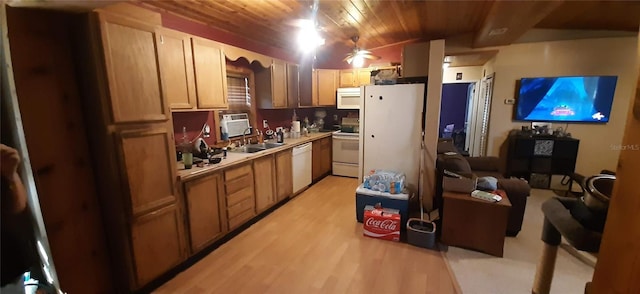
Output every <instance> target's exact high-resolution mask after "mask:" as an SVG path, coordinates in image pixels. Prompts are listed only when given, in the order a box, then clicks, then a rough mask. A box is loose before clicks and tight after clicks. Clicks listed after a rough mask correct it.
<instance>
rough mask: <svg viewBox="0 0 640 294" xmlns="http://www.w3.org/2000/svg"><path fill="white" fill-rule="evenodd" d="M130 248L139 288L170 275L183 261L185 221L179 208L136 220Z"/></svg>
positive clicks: (168, 209) (157, 212)
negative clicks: (157, 278)
mask: <svg viewBox="0 0 640 294" xmlns="http://www.w3.org/2000/svg"><path fill="white" fill-rule="evenodd" d="M131 246H132V251H133V262H134V263H135V269H136V288H138V287H140V286H143V285H145V284H147V283H148V282H150V281H151V280H153V279H154V278H156V277H158V276H159V275H161V274H163V273H165V272H167V271H168V270H170V269H171V268H172V267H174V266H176V265H178V264H179V263H180V262H182V261H183V260H184V254H183V252H184V251H183V248H184V247H183V246H184V242H183V232H182V217H181V215H180V210H179V209H178V206H177V205H176V204H171V205H169V206H167V207H164V208H162V209H158V210H156V211H153V212H150V213H148V214H146V215H143V216H141V217H139V218H137V219H135V220H134V221H133V223H132V225H131Z"/></svg>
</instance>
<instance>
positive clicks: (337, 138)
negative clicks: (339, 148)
mask: <svg viewBox="0 0 640 294" xmlns="http://www.w3.org/2000/svg"><path fill="white" fill-rule="evenodd" d="M333 139H334V140H345V141H359V140H360V138H359V136H358V137H356V136H336V135H334V136H333Z"/></svg>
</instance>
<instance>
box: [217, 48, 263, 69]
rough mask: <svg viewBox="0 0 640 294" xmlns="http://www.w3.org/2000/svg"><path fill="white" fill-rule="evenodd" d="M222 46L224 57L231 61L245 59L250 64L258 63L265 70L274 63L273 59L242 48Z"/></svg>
mask: <svg viewBox="0 0 640 294" xmlns="http://www.w3.org/2000/svg"><path fill="white" fill-rule="evenodd" d="M220 45H221V46H222V49H223V52H224V55H225V56H226V57H227V59H229V60H231V61H236V60H238V59H240V58H245V59H246V60H248V61H249V63H252V62H254V61H257V62H258V63H260V65H261V66H262V67H264V68H268V67H270V66H271V63H273V58H271V57H269V56H266V55H262V54H259V53H255V52H253V51H249V50H245V49H242V48H238V47H234V46H231V45H227V44H223V43H220Z"/></svg>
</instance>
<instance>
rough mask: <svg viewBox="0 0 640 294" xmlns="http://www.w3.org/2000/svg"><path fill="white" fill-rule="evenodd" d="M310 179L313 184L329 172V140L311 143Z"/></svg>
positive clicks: (324, 139)
mask: <svg viewBox="0 0 640 294" xmlns="http://www.w3.org/2000/svg"><path fill="white" fill-rule="evenodd" d="M311 148H312V149H311V154H312V157H313V160H312V162H311V175H312V176H311V178H312V180H313V181H314V182H315V181H317V180H319V179H320V178H321V177H322V176H324V175H326V174H328V173H329V172H330V171H331V138H330V137H328V138H323V139H320V140H316V141H313V145H312V147H311Z"/></svg>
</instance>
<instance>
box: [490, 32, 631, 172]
mask: <svg viewBox="0 0 640 294" xmlns="http://www.w3.org/2000/svg"><path fill="white" fill-rule="evenodd" d="M636 49H637V37H627V38H605V39H583V40H571V41H555V42H540V43H527V44H516V45H511V46H506V47H502V48H501V49H500V52H499V53H498V54H497V55H496V57H495V59H494V60H491V61H490V62H489V63H488V64H487V65H485V66H484V68H485V69H487V74H488V73H490V72H491V71H493V72H495V74H496V76H495V84H494V89H493V99H492V101H493V103H492V105H491V117H490V121H489V140H488V149H487V150H488V151H489V152H488V155H498V152H499V148H500V145H501V144H502V143H503V142H504V141H505V139H506V137H507V134H508V132H509V130H512V129H519V128H520V127H521V126H523V125H529V123H522V122H514V121H513V120H512V117H513V105H506V104H504V100H505V99H506V98H515V97H514V95H515V87H516V86H515V83H516V80H518V79H520V78H523V77H546V76H567V75H615V76H618V83H617V86H616V92H615V96H614V100H613V108H612V111H611V118H610V121H609V123H607V124H604V125H595V124H569V127H568V131H569V132H570V133H571V134H572V136H573V137H574V138H577V139H579V140H580V149H579V152H578V161H577V164H576V171H577V172H579V173H583V174H587V175H588V174H595V173H597V172H599V171H600V170H601V169H605V168H606V169H611V170H616V165H617V161H618V156H619V154H620V152H619V151H618V150H616V148H615V146H616V145H619V144H620V143H621V142H622V134H623V130H624V126H625V122H626V119H627V114H628V109H629V105H630V104H629V103H630V101H631V96H632V95H633V93H634V87H635V82H636V81H635V77H636V74H637V72H636V71H637V69H636V68H635V64H636V63H635V62H636ZM560 126H562V127H564V126H565V125H564V124H554V125H553V128H557V127H560Z"/></svg>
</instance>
